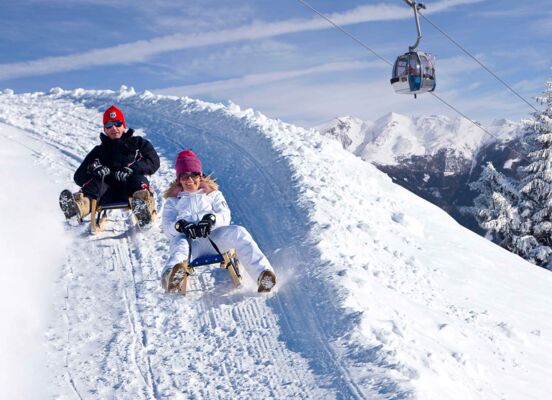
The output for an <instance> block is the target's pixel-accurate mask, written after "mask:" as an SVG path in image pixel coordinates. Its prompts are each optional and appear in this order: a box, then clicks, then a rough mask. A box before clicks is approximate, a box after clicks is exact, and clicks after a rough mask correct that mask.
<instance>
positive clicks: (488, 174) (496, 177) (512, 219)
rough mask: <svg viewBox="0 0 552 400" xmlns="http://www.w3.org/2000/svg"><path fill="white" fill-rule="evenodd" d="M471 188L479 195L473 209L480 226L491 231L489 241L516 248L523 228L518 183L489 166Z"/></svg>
mask: <svg viewBox="0 0 552 400" xmlns="http://www.w3.org/2000/svg"><path fill="white" fill-rule="evenodd" d="M470 188H471V189H472V190H476V191H478V192H479V195H478V196H477V197H476V198H475V199H474V207H473V208H472V212H473V214H474V215H475V218H476V220H477V222H478V223H479V225H480V226H481V227H482V228H483V229H485V230H486V231H487V236H488V237H489V239H492V240H493V241H495V242H497V243H499V244H500V245H501V246H503V247H506V248H512V247H513V246H512V238H513V236H514V235H515V234H516V233H517V232H519V228H520V219H519V215H518V210H517V204H518V203H519V200H520V194H519V192H518V190H517V188H516V185H515V182H512V181H511V180H510V179H508V178H507V177H506V176H505V175H504V174H502V173H500V172H499V171H497V170H496V169H495V167H494V166H493V164H492V163H491V162H488V163H487V164H486V165H485V167H484V168H483V171H482V173H481V176H480V177H479V179H478V180H477V181H475V182H473V183H471V184H470Z"/></svg>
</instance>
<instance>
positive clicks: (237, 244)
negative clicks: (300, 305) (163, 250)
mask: <svg viewBox="0 0 552 400" xmlns="http://www.w3.org/2000/svg"><path fill="white" fill-rule="evenodd" d="M205 214H214V215H215V216H216V223H215V225H214V226H213V228H212V231H211V234H210V235H209V238H211V240H212V241H213V242H215V244H216V245H217V246H218V248H219V250H220V251H221V252H222V253H224V252H225V251H228V250H230V249H231V248H233V249H235V250H236V253H237V254H238V258H239V260H240V262H241V263H242V265H243V266H244V267H245V268H246V269H247V270H248V272H249V273H250V274H251V277H252V278H253V279H256V278H257V276H258V275H259V274H260V273H261V272H262V271H264V270H265V269H266V270H270V271H272V270H273V269H272V266H271V265H270V262H269V261H268V259H267V258H266V257H265V255H264V254H263V253H262V251H261V249H259V246H257V243H255V240H253V238H252V237H251V235H250V234H249V232H248V231H247V229H245V228H244V227H242V226H239V225H230V209H229V208H228V204H227V203H226V200H225V199H224V196H223V195H222V193H221V192H220V191H219V190H215V191H212V192H210V193H209V194H207V193H205V191H204V190H203V189H200V190H198V191H196V192H192V193H189V192H186V191H181V192H180V193H179V194H178V195H177V197H169V198H168V199H167V201H166V202H165V205H164V208H163V221H162V229H163V232H165V234H166V235H167V236H168V237H169V239H170V249H169V251H170V255H169V259H168V260H167V263H166V264H165V267H164V268H163V272H164V271H165V270H167V269H168V268H172V267H173V266H175V265H176V264H178V263H180V262H183V261H187V260H188V253H189V247H188V240H187V238H186V236H185V235H183V234H182V233H180V232H178V231H177V230H176V229H175V227H174V225H175V223H176V221H178V220H180V219H184V220H186V221H188V222H193V223H194V224H197V223H198V222H199V221H200V220H201V218H202V217H203V216H204V215H205ZM191 244H192V258H191V259H192V260H194V259H195V258H197V257H199V256H202V255H208V254H215V253H216V251H215V249H214V248H213V246H212V245H211V243H210V242H209V239H208V238H197V239H193V240H192V241H191Z"/></svg>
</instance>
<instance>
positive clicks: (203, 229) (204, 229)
mask: <svg viewBox="0 0 552 400" xmlns="http://www.w3.org/2000/svg"><path fill="white" fill-rule="evenodd" d="M215 222H217V217H215V214H205V215H204V216H203V218H201V221H199V223H198V224H197V236H200V237H204V238H206V237H207V236H209V235H210V234H211V228H212V227H213V225H215Z"/></svg>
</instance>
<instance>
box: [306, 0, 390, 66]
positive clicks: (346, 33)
mask: <svg viewBox="0 0 552 400" xmlns="http://www.w3.org/2000/svg"><path fill="white" fill-rule="evenodd" d="M297 1H299V2H300V3H303V5H304V6H305V7H307V8H310V9H311V10H312V11H313V12H314V13H315V14H318V15H319V16H320V17H322V18H324V19H325V20H326V21H328V22H329V23H330V24H332V25H333V26H334V27H335V28H337V29H338V30H340V31H341V32H343V33H344V34H345V35H347V36H349V37H350V38H351V39H353V40H354V41H355V42H357V43H358V44H360V45H361V46H362V47H364V48H365V49H366V50H368V51H369V52H370V53H372V54H373V55H374V56H376V57H377V58H379V59H380V60H382V61H383V62H384V63H386V64H388V65H389V66H391V67H392V66H393V64H392V63H391V62H390V61H389V60H387V59H385V58H384V57H382V56H380V55H379V54H378V53H376V52H375V51H374V50H372V49H371V48H370V47H368V46H367V45H366V43H364V42H363V41H361V40H360V39H358V38H357V37H356V36H354V35H352V34H351V33H349V32H347V31H346V30H345V29H343V28H342V27H341V26H339V25H338V24H336V23H335V22H333V21H332V20H331V19H330V18H328V17H326V16H325V15H324V14H322V13H321V12H320V11H318V10H317V9H315V8H314V7H313V6H311V5H310V4H309V3H307V2H306V1H304V0H297Z"/></svg>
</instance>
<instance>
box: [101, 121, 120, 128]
mask: <svg viewBox="0 0 552 400" xmlns="http://www.w3.org/2000/svg"><path fill="white" fill-rule="evenodd" d="M112 126H116V127H117V128H120V127H121V126H123V121H109V122H106V123H105V124H104V128H105V129H109V128H111V127H112Z"/></svg>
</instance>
